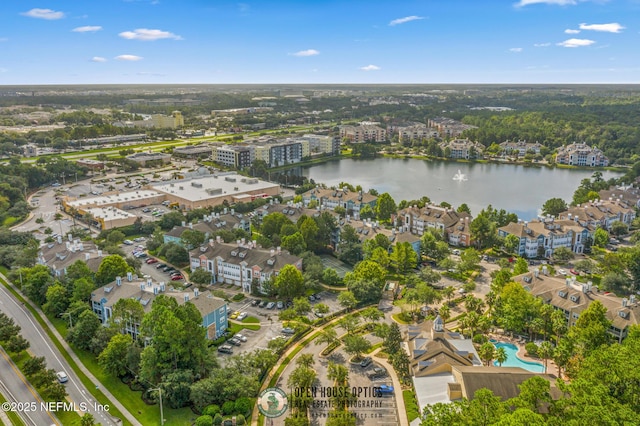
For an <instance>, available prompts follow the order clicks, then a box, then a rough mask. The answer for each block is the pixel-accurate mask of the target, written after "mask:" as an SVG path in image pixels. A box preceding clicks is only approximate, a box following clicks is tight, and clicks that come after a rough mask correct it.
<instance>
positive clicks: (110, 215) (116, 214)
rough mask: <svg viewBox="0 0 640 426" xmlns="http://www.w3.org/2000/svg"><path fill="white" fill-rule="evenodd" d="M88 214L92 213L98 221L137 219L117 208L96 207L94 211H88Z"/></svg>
mask: <svg viewBox="0 0 640 426" xmlns="http://www.w3.org/2000/svg"><path fill="white" fill-rule="evenodd" d="M87 212H88V213H91V214H92V215H93V217H95V218H96V219H104V220H116V219H128V218H132V217H137V216H136V215H134V214H131V213H129V212H125V211H124V210H120V209H117V208H115V207H94V208H92V209H87Z"/></svg>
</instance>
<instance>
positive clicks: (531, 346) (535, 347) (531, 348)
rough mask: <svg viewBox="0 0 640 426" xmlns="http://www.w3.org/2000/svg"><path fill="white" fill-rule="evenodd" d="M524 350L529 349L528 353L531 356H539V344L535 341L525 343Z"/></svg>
mask: <svg viewBox="0 0 640 426" xmlns="http://www.w3.org/2000/svg"><path fill="white" fill-rule="evenodd" d="M524 350H525V351H527V355H529V356H537V355H538V345H536V344H535V343H533V342H529V343H527V344H526V345H524Z"/></svg>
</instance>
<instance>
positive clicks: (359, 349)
mask: <svg viewBox="0 0 640 426" xmlns="http://www.w3.org/2000/svg"><path fill="white" fill-rule="evenodd" d="M343 341H344V351H345V352H346V353H348V354H349V355H352V356H353V357H354V358H355V359H356V360H359V359H360V357H361V355H362V354H363V353H365V352H367V351H368V350H369V349H370V348H371V342H369V341H368V340H367V339H366V338H364V337H363V336H361V335H359V334H350V335H348V336H346V337H345V338H344V339H343Z"/></svg>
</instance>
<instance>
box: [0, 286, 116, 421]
mask: <svg viewBox="0 0 640 426" xmlns="http://www.w3.org/2000/svg"><path fill="white" fill-rule="evenodd" d="M0 301H2V303H1V304H0V310H2V311H3V312H4V313H6V314H7V315H8V316H9V317H11V318H13V320H14V321H15V322H16V324H17V325H19V326H20V327H21V331H20V333H21V334H22V336H23V337H24V338H25V339H27V340H28V341H29V343H30V344H31V346H30V348H29V350H30V352H31V353H33V354H34V355H36V356H44V357H45V359H46V361H47V367H48V368H52V369H54V370H55V371H65V372H66V373H67V375H68V377H69V381H68V382H67V384H66V388H67V393H68V397H67V399H68V401H69V402H74V403H75V404H76V406H77V407H80V408H86V412H89V413H91V414H93V416H94V418H95V419H96V422H97V423H102V425H103V426H109V425H118V424H120V423H119V422H117V421H116V419H114V418H113V417H112V416H110V415H109V414H108V412H106V411H104V410H105V407H101V406H100V404H99V403H98V402H97V401H96V400H95V399H94V398H93V395H91V394H90V393H89V391H87V389H86V388H85V387H84V385H83V384H82V382H81V381H80V379H79V378H78V376H77V375H76V373H75V372H74V371H73V369H72V368H71V367H70V366H69V364H68V363H67V361H66V360H65V359H64V357H63V356H62V354H60V352H59V351H58V349H57V348H56V347H55V345H53V343H51V341H50V339H49V336H47V334H46V333H45V332H44V331H42V330H41V328H40V326H39V325H38V324H37V322H36V320H35V319H34V318H33V316H32V315H31V312H29V310H28V309H27V308H26V307H24V306H23V305H22V304H21V303H20V302H18V301H16V300H15V299H14V297H13V295H12V294H11V293H10V292H9V291H8V290H7V289H5V288H4V286H2V285H0ZM97 385H98V383H96V386H97ZM79 414H80V415H83V414H84V413H79ZM37 424H38V425H45V424H48V423H37Z"/></svg>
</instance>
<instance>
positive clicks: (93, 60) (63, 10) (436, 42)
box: [0, 0, 640, 84]
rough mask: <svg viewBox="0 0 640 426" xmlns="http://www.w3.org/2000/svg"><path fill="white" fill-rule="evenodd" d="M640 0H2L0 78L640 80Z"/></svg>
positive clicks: (7, 81) (151, 80)
mask: <svg viewBox="0 0 640 426" xmlns="http://www.w3.org/2000/svg"><path fill="white" fill-rule="evenodd" d="M639 46H640V0H593V1H592V0H412V1H411V0H398V1H387V0H368V1H363V0H342V1H337V0H336V1H332V0H283V1H268V0H263V1H244V0H243V1H241V2H237V1H226V0H93V1H80V0H37V1H31V0H1V1H0V84H101V83H103V84H104V83H113V84H121V83H131V84H139V83H167V84H168V83H204V84H234V83H236V84H244V83H247V84H250V83H253V84H262V83H279V84H286V83H291V84H302V83H308V84H314V83H330V84H331V83H334V84H337V83H345V84H371V83H380V84H383V83H388V84H403V83H425V84H431V83H433V84H435V83H529V84H534V83H640V47H639Z"/></svg>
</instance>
